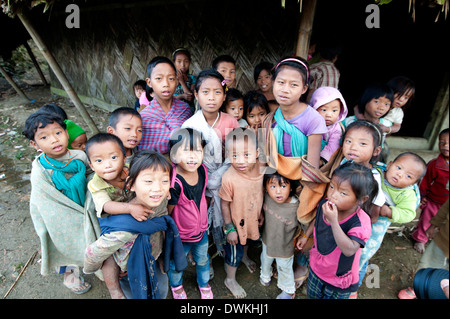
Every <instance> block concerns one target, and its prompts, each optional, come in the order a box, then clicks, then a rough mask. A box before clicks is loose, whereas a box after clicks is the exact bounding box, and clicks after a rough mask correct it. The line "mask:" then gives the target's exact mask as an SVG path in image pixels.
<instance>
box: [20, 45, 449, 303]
mask: <svg viewBox="0 0 450 319" xmlns="http://www.w3.org/2000/svg"><path fill="white" fill-rule="evenodd" d="M172 58H173V59H172V60H170V59H167V58H165V57H155V58H154V59H152V61H151V62H150V63H149V65H148V67H147V76H148V77H147V79H146V81H145V83H146V85H145V88H141V89H140V90H136V96H137V97H139V106H138V105H136V108H128V107H122V108H119V109H117V110H115V111H114V112H112V114H111V116H110V121H109V126H108V128H107V132H106V133H99V134H97V135H95V136H93V137H91V138H89V139H87V138H86V135H85V132H84V131H82V130H81V129H74V128H73V126H76V124H75V123H71V122H70V121H68V120H66V121H64V119H65V118H67V116H66V115H61V114H59V113H58V112H60V110H59V109H60V108H59V107H57V106H52V107H50V108H49V107H48V105H47V106H44V107H42V108H41V109H40V110H39V111H37V112H36V113H34V114H33V115H31V116H30V117H29V118H28V120H27V121H26V123H25V130H24V135H25V136H26V137H27V138H28V139H29V140H30V143H31V145H32V146H33V147H34V148H35V149H36V150H38V151H40V152H41V154H40V155H39V156H38V157H37V158H36V160H35V161H34V162H33V169H32V177H31V182H32V194H31V199H30V205H31V213H32V217H33V222H34V223H35V227H36V230H37V232H38V235H39V236H40V239H41V246H42V260H43V263H42V266H43V267H44V265H45V271H42V273H43V274H46V273H47V272H48V269H49V267H55V266H57V267H59V270H58V271H59V272H60V273H65V279H64V284H65V285H66V286H67V287H69V288H70V289H72V290H73V291H74V292H75V293H84V292H86V291H87V290H89V288H90V285H89V284H88V283H86V282H84V279H83V277H82V276H81V275H80V274H79V271H78V266H83V271H84V273H96V274H97V275H99V276H101V277H103V278H104V280H105V283H106V285H107V287H108V289H109V291H110V293H111V297H112V298H125V296H126V293H125V292H124V291H123V289H122V285H121V283H123V282H124V281H125V280H124V278H122V279H121V280H119V278H120V277H122V276H123V275H124V274H126V277H125V278H126V279H128V280H127V281H128V283H129V285H130V287H131V292H132V297H134V298H165V297H166V295H167V293H168V291H169V290H168V287H170V290H171V292H172V296H173V298H174V299H186V298H187V295H186V292H185V290H184V288H183V270H184V269H185V268H186V267H187V258H186V256H189V257H190V258H192V261H193V264H195V268H196V274H197V284H198V287H199V291H200V294H201V298H202V299H212V298H213V291H212V289H211V286H210V285H209V281H210V278H212V276H213V269H212V267H211V260H210V256H209V253H208V249H209V247H210V245H209V242H210V241H211V240H212V241H213V243H214V244H215V247H216V249H217V252H218V254H219V255H220V256H222V257H223V258H224V262H225V270H226V279H225V281H224V285H225V286H226V287H227V288H228V289H229V290H230V291H231V293H232V294H233V295H234V296H235V297H236V298H244V297H246V295H247V294H246V292H245V290H244V289H243V287H242V286H241V285H240V284H239V283H238V282H237V280H236V272H237V269H238V267H239V265H240V264H241V263H243V264H244V265H245V266H246V267H247V268H248V269H249V271H250V272H254V271H256V263H255V262H254V261H252V260H251V259H250V258H249V256H248V253H247V252H248V248H249V244H250V243H257V244H258V243H259V242H261V245H262V252H261V256H260V259H261V269H260V283H261V284H262V285H263V286H268V285H270V282H271V279H272V277H277V282H278V287H279V288H280V289H281V293H280V294H279V295H278V296H277V298H280V299H293V298H294V297H295V291H296V289H297V288H298V287H299V286H300V285H301V284H302V283H303V281H304V280H305V279H306V278H308V284H307V293H308V297H309V298H341V299H342V298H354V297H355V296H356V295H357V291H358V288H359V286H360V285H361V284H362V280H363V278H364V275H365V272H366V269H367V265H368V262H369V260H370V258H371V257H372V256H373V255H374V254H375V252H376V251H377V250H378V249H379V247H380V245H381V242H382V239H383V236H384V234H385V233H386V231H387V229H388V226H389V225H390V223H392V222H395V223H407V222H410V221H412V220H413V219H414V218H415V216H416V213H415V212H416V209H417V207H418V206H419V203H420V202H422V204H423V205H425V206H426V207H425V208H423V210H424V211H427V213H426V214H424V213H422V215H421V219H420V222H419V227H418V230H417V232H416V233H415V235H414V239H415V240H416V241H417V242H418V243H422V244H423V243H424V239H423V234H422V233H423V232H425V231H426V229H427V227H428V225H429V224H427V223H428V221H429V219H430V218H431V217H432V216H434V215H433V214H436V207H438V206H440V205H442V203H443V201H444V202H445V199H447V200H448V160H449V155H448V145H449V142H448V140H449V132H448V129H446V130H444V131H442V132H441V134H440V136H439V145H440V155H439V158H438V159H437V160H436V161H437V162H436V163H435V162H432V164H430V165H432V167H431V166H428V169H427V164H426V163H425V162H424V161H423V159H422V158H421V157H420V156H418V155H416V154H414V153H411V152H407V153H403V154H400V155H399V156H397V158H395V159H394V160H393V161H391V162H389V163H387V165H386V164H384V163H382V162H378V161H377V159H378V158H379V155H380V154H381V153H382V149H383V148H384V145H385V144H386V143H385V136H386V134H389V133H392V132H395V131H398V129H399V127H400V125H401V123H402V118H403V114H402V111H401V108H402V107H403V106H404V105H405V104H406V102H407V101H408V100H410V99H411V97H412V95H413V94H414V86H413V84H412V82H411V81H409V80H408V81H409V82H408V81H406V80H407V79H405V78H403V77H401V78H400V77H399V78H396V79H393V80H391V81H390V82H389V83H388V84H387V85H379V86H373V87H369V88H368V89H367V90H366V91H365V92H364V94H363V95H362V98H361V100H360V102H359V103H358V105H357V111H356V108H355V116H354V117H347V114H348V109H347V105H346V103H345V100H344V98H343V96H342V94H341V93H340V92H339V91H338V90H337V89H336V88H333V87H319V88H317V89H316V90H315V91H314V93H313V94H312V96H311V99H310V101H305V100H304V98H305V96H306V95H307V91H308V85H309V83H310V82H311V79H310V72H309V66H308V64H307V62H306V61H305V60H304V59H302V58H298V57H289V58H285V59H282V60H281V61H280V62H279V63H278V64H277V65H276V66H275V67H273V66H272V65H271V64H269V63H266V62H264V63H261V64H259V65H258V66H257V67H256V68H255V75H254V78H255V82H256V84H257V85H258V90H255V91H250V92H247V93H246V94H242V93H241V92H240V91H239V90H238V89H236V66H235V61H234V59H233V58H231V57H229V56H221V57H218V58H217V59H215V60H214V61H213V63H212V65H213V68H211V69H207V70H203V71H202V72H200V74H198V76H197V77H193V76H191V75H190V74H189V63H190V55H189V52H188V51H187V50H186V49H178V50H176V51H175V52H174V53H173V56H172ZM180 86H181V87H180ZM175 92H177V93H175ZM308 103H309V104H308ZM397 109H398V110H397ZM399 110H400V111H399ZM63 112H64V111H63ZM193 112H195V113H194V114H193ZM393 113H395V114H393ZM389 116H390V118H389V119H386V117H389ZM82 132H84V133H82ZM80 133H81V134H80ZM83 134H84V137H81V138H80V136H81V135H83ZM80 140H81V141H80ZM445 174H446V175H445ZM424 176H426V177H425V178H424V179H423V182H422V184H421V187H420V190H419V187H418V183H419V182H420V181H421V179H422V178H423V177H424ZM43 178H45V179H46V180H47V181H46V187H47V188H49V187H51V186H52V185H53V187H54V188H56V189H58V190H59V191H60V192H61V195H60V196H62V197H64V195H65V196H66V197H68V198H69V199H70V200H71V201H69V202H70V203H67V202H68V201H67V200H66V201H65V203H64V200H62V199H61V198H59V199H58V200H59V202H58V203H56V204H52V206H61V207H63V206H65V205H66V206H70V205H71V206H74V207H73V208H72V209H73V210H74V212H73V216H76V217H77V219H75V218H70V217H64V218H62V219H61V217H59V216H57V214H55V211H52V212H50V211H49V207H47V206H46V205H49V204H48V203H49V202H51V201H52V200H53V199H52V198H47V197H48V196H49V195H48V193H49V191H44V190H42V189H41V187H39V186H38V185H40V184H42V182H41V181H40V179H43ZM437 185H438V186H437ZM437 188H439V189H437ZM60 192H57V193H60ZM312 193H314V194H315V195H314V196H313V195H309V194H312ZM445 194H446V195H445ZM421 196H422V197H421ZM44 199H46V200H45V201H44ZM72 202H74V203H72ZM49 206H50V205H49ZM427 207H430V208H427ZM57 211H59V212H60V213H61V214H62V215H64V214H66V212H65V211H64V212H63V211H62V208H61V209H59V210H57ZM80 212H81V214H80ZM169 216H170V217H169ZM68 220H70V222H69V221H68ZM427 220H428V221H427ZM76 223H78V225H75V224H76ZM163 232H164V235H163ZM53 233H56V236H54V235H53ZM66 233H67V234H66ZM68 236H72V237H71V238H69V237H68ZM77 236H78V237H79V239H77V240H78V242H77V243H76V245H69V244H68V243H70V241H69V242H68V241H67V238H69V240H74V239H75V238H77ZM81 239H82V240H81ZM425 242H426V240H425ZM416 249H422V250H423V246H421V245H419V244H416ZM274 264H276V266H275V267H276V271H275V269H274ZM99 270H101V271H99Z"/></svg>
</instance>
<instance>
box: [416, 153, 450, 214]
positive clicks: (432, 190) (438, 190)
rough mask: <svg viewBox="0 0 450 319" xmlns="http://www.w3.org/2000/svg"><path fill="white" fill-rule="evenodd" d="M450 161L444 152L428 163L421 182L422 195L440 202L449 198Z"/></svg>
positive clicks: (442, 202)
mask: <svg viewBox="0 0 450 319" xmlns="http://www.w3.org/2000/svg"><path fill="white" fill-rule="evenodd" d="M448 178H449V172H448V163H447V162H446V160H445V159H444V156H442V154H439V156H438V157H437V158H435V159H433V160H431V161H430V162H429V163H428V165H427V173H426V174H425V176H424V177H423V179H422V182H421V183H420V195H421V196H422V197H426V198H428V199H431V200H432V201H433V202H436V203H438V204H441V205H442V204H444V203H445V201H446V200H447V199H448Z"/></svg>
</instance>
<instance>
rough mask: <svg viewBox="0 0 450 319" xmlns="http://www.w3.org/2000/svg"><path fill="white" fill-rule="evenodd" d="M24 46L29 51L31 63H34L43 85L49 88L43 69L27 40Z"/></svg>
mask: <svg viewBox="0 0 450 319" xmlns="http://www.w3.org/2000/svg"><path fill="white" fill-rule="evenodd" d="M23 45H24V47H25V49H27V52H28V55H29V56H30V59H31V61H33V64H34V67H35V68H36V71H37V72H38V74H39V77H40V78H41V81H42V83H43V84H44V86H47V85H48V83H47V80H46V79H45V76H44V73H42V70H41V67H40V66H39V63H38V61H37V60H36V57H35V56H34V53H33V51H32V50H31V48H30V46H29V45H28V42H27V41H26V40H25V41H24V42H23Z"/></svg>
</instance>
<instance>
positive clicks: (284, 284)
mask: <svg viewBox="0 0 450 319" xmlns="http://www.w3.org/2000/svg"><path fill="white" fill-rule="evenodd" d="M263 184H264V187H265V189H266V194H265V197H264V205H263V209H264V226H263V227H264V228H263V231H262V242H263V248H262V252H261V275H260V277H259V282H260V283H261V284H262V285H263V286H266V287H267V286H268V285H269V284H270V280H271V276H272V263H273V262H274V261H276V264H277V271H278V288H280V289H281V290H282V292H281V294H279V295H278V296H277V299H293V298H294V297H295V281H294V268H293V263H294V244H293V243H294V236H295V235H296V232H297V229H298V227H299V226H300V224H299V223H298V221H297V208H298V204H299V201H298V198H297V197H296V196H295V190H296V185H295V184H294V181H292V180H289V179H287V178H285V177H283V176H281V175H280V174H278V173H274V174H266V175H265V176H264V181H263Z"/></svg>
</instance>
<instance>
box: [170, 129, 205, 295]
mask: <svg viewBox="0 0 450 319" xmlns="http://www.w3.org/2000/svg"><path fill="white" fill-rule="evenodd" d="M204 146H205V140H204V139H203V138H202V136H201V133H200V132H198V131H196V130H193V129H191V128H183V129H179V130H177V131H175V132H174V133H173V135H172V137H171V139H170V152H171V160H172V162H173V163H174V164H175V168H174V170H173V174H172V183H171V189H170V194H171V199H170V201H169V207H168V209H169V214H170V215H171V216H172V218H173V219H174V221H175V223H176V224H177V226H178V229H179V232H180V237H181V241H182V242H183V248H184V251H185V253H186V254H187V253H188V252H189V251H191V252H192V255H193V258H194V261H195V264H196V270H197V283H198V288H199V290H200V294H201V298H202V299H213V293H212V291H211V286H210V285H209V284H208V281H209V255H208V246H209V244H208V234H207V233H206V230H207V229H208V212H207V210H208V207H207V204H206V197H205V190H206V184H207V182H208V171H207V169H206V166H205V165H203V164H202V160H203V147H204ZM169 283H170V286H171V289H172V294H173V298H174V299H187V296H186V292H185V291H184V288H183V272H178V271H176V270H175V267H174V265H173V263H172V264H171V266H170V270H169Z"/></svg>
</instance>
